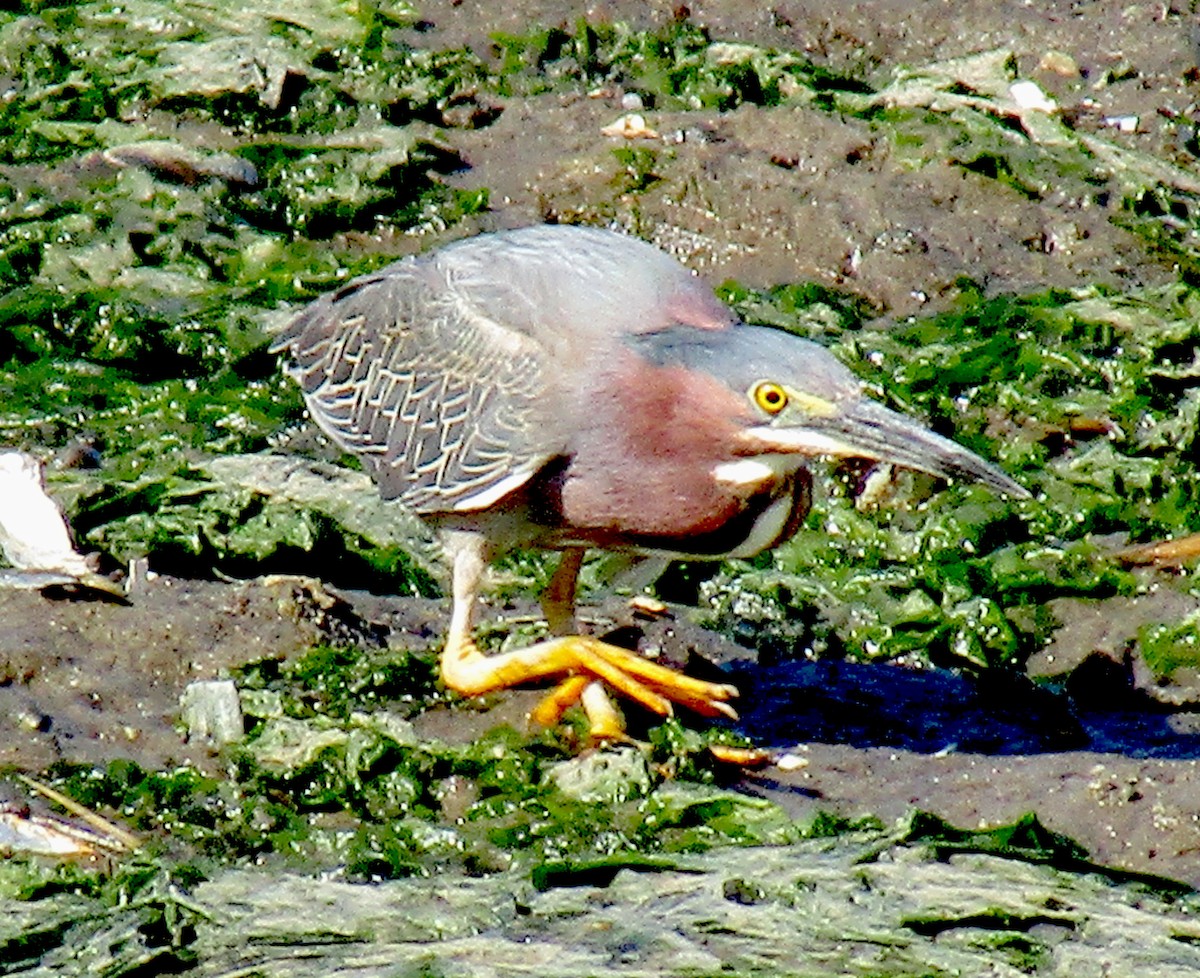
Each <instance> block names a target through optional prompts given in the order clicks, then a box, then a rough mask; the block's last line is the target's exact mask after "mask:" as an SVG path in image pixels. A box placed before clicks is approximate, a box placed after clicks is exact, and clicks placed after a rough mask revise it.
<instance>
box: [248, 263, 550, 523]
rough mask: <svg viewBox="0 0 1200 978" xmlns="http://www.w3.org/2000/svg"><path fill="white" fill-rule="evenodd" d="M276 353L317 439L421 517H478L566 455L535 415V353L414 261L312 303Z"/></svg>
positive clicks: (539, 389)
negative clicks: (359, 464) (319, 433)
mask: <svg viewBox="0 0 1200 978" xmlns="http://www.w3.org/2000/svg"><path fill="white" fill-rule="evenodd" d="M272 348H273V349H274V350H276V351H278V350H286V351H288V353H289V354H290V356H291V359H292V365H291V367H290V368H289V373H290V374H291V375H292V376H293V377H294V378H295V379H296V380H297V381H298V382H299V384H300V386H301V388H302V390H303V392H304V399H305V401H306V403H307V405H308V409H309V412H310V413H311V415H312V417H313V419H314V420H315V421H316V422H317V424H318V425H319V426H320V427H321V428H322V430H323V431H325V433H326V434H328V435H329V437H330V438H332V439H333V441H334V442H336V443H337V444H338V445H340V446H341V447H342V448H343V449H345V450H347V451H349V452H352V453H354V454H357V455H359V456H360V457H361V458H362V459H363V462H364V464H365V465H366V467H367V468H368V469H369V470H370V471H371V473H372V474H373V475H374V476H375V478H376V480H377V482H378V483H379V488H380V492H381V493H382V494H383V496H384V498H387V499H393V498H399V499H401V500H403V501H404V502H405V503H406V504H408V505H409V506H411V507H412V508H413V509H414V510H415V511H417V512H419V513H425V514H430V513H439V512H450V511H462V510H471V509H482V508H485V507H487V506H489V505H491V504H492V503H494V502H495V501H496V500H498V499H499V498H501V497H502V496H504V495H506V494H507V493H509V492H511V491H512V490H514V489H516V488H517V487H519V486H520V485H521V484H523V483H524V482H525V481H527V480H528V479H529V478H530V477H531V476H532V475H533V474H534V472H536V471H537V470H538V469H539V468H541V466H542V465H544V464H545V463H546V462H547V461H549V460H550V459H551V458H553V457H554V456H555V455H557V454H559V453H560V451H561V450H562V448H561V446H560V445H558V444H556V443H555V440H554V438H553V434H552V432H551V430H550V428H549V427H548V426H547V425H546V424H545V423H544V419H543V418H542V417H541V413H542V412H541V411H540V410H539V398H540V396H541V395H542V393H543V390H544V384H545V381H544V370H543V366H542V357H543V354H542V352H541V350H540V348H539V347H538V345H537V344H536V343H535V342H534V341H533V340H532V339H531V338H530V337H529V336H528V335H524V334H522V333H520V332H517V331H514V330H511V329H507V328H505V327H504V325H503V324H500V323H497V322H495V321H493V320H491V319H489V318H486V317H484V316H481V315H479V314H478V313H476V312H473V311H472V309H471V308H470V307H469V306H468V305H467V304H466V303H465V302H463V301H462V300H461V298H460V297H459V296H457V295H456V293H455V292H454V290H453V289H451V288H448V287H447V286H446V285H445V282H444V280H442V279H440V277H439V276H437V275H436V273H435V272H434V271H433V269H431V268H430V266H429V265H428V264H425V263H423V262H421V261H420V260H412V259H410V260H407V261H402V262H398V263H396V264H395V265H391V266H389V267H387V268H385V269H383V270H382V271H380V272H378V273H376V274H374V275H368V276H365V277H363V278H360V279H356V280H355V281H353V282H350V283H348V284H347V285H346V286H344V287H343V288H341V289H339V290H338V291H336V292H333V293H331V294H330V295H327V296H324V297H322V298H320V299H318V300H317V301H316V302H314V303H313V304H312V305H310V306H308V307H307V308H306V309H304V310H303V311H302V312H300V314H299V315H297V316H296V318H295V319H294V320H292V321H291V323H289V325H288V326H287V327H286V328H285V330H284V331H283V333H282V334H281V335H280V336H279V337H278V339H277V340H276V341H275V343H274V344H273V347H272Z"/></svg>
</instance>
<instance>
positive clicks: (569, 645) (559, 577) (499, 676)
mask: <svg viewBox="0 0 1200 978" xmlns="http://www.w3.org/2000/svg"><path fill="white" fill-rule="evenodd" d="M451 550H452V552H453V554H454V584H453V594H454V606H453V610H452V612H451V616H450V633H449V635H448V636H447V639H446V648H445V649H444V650H443V652H442V663H441V664H442V681H443V682H444V683H445V684H446V686H448V687H449V688H450V689H453V690H455V691H457V692H459V693H462V694H464V695H466V696H478V695H480V694H481V693H487V692H492V691H494V690H498V689H505V688H508V687H510V686H516V685H519V684H521V683H526V682H530V681H533V680H539V679H548V678H552V677H556V676H562V677H567V678H568V679H569V680H570V682H569V683H568V684H564V685H561V686H560V687H559V688H558V689H556V690H554V691H553V692H552V693H551V695H550V698H549V700H548V702H547V705H546V709H545V710H544V711H543V710H540V709H539V711H538V718H540V717H541V716H543V715H545V716H546V717H548V718H553V717H554V716H555V713H556V711H557V713H558V715H561V711H562V710H563V709H566V707H567V706H569V705H570V704H571V703H573V702H575V701H576V700H579V701H580V702H582V703H583V704H584V707H585V710H588V709H589V705H590V707H591V710H594V711H595V712H596V719H598V720H599V726H600V734H601V736H605V737H610V736H615V735H617V733H616V732H617V731H620V729H621V723H620V718H619V717H618V716H617V714H616V711H615V710H614V709H613V708H612V707H611V704H608V705H607V707H606V705H605V704H604V703H603V702H602V700H601V697H600V696H599V695H597V694H596V693H592V692H591V691H590V686H591V681H592V680H601V681H603V683H604V684H605V685H607V686H609V687H611V688H612V689H614V690H616V691H617V692H618V693H621V694H622V695H624V696H626V697H628V698H629V699H632V700H635V701H636V702H638V703H641V704H642V705H643V706H644V707H646V709H648V710H650V711H652V712H654V713H658V714H659V715H661V716H670V715H671V714H672V712H673V708H672V703H679V704H680V705H682V706H686V707H688V708H690V709H692V710H695V711H696V712H697V713H701V714H703V715H705V716H730V717H732V716H736V714H735V713H734V711H733V708H732V707H731V706H729V704H728V703H727V702H726V701H727V700H729V699H731V698H732V697H734V696H736V695H737V690H736V689H734V687H732V686H727V685H724V684H722V683H710V682H705V681H703V680H700V679H692V678H691V677H689V676H685V675H682V674H680V673H677V672H675V671H674V670H672V669H668V668H667V667H666V666H660V665H658V664H657V663H655V662H650V661H648V660H647V659H644V658H642V657H641V656H639V655H637V654H636V653H634V652H630V651H628V650H626V649H622V648H618V647H617V646H615V645H609V644H607V643H605V642H601V641H599V640H598V639H595V638H590V637H588V636H583V635H560V636H556V637H553V638H550V639H547V640H546V641H543V642H538V643H537V644H535V645H531V646H529V647H528V648H524V649H515V650H513V651H511V652H505V653H503V654H501V655H494V656H488V655H484V654H483V653H482V652H480V651H479V648H478V647H477V646H476V645H475V641H474V639H473V638H472V630H473V625H474V618H475V604H476V598H477V595H478V593H479V587H480V583H481V581H482V578H483V572H484V568H485V566H486V563H487V561H486V555H485V551H486V543H485V541H484V540H482V539H481V538H477V537H475V536H474V535H472V534H462V535H459V534H455V539H453V540H452V541H451ZM569 553H570V551H568V554H569ZM578 561H579V558H578V557H570V558H569V559H568V563H567V568H566V569H565V570H562V571H561V572H556V574H555V575H554V578H552V580H551V587H550V589H549V590H550V597H549V598H548V603H549V604H550V605H551V608H552V609H553V614H552V615H551V616H550V617H551V621H552V627H554V628H565V627H566V626H567V624H568V623H571V624H573V619H574V615H573V614H572V613H571V611H570V610H569V609H570V608H571V605H572V604H573V602H572V601H571V600H570V599H569V598H568V597H564V596H565V595H566V594H567V592H568V587H567V584H568V583H570V584H571V585H572V587H571V588H570V589H569V590H570V594H571V595H573V593H574V589H573V584H574V577H575V575H577V574H578ZM575 677H580V678H578V679H576V678H575ZM583 678H586V679H587V680H588V681H587V682H586V683H585V682H583V681H582V679H583ZM599 692H600V693H603V692H604V690H603V689H600V690H599ZM564 702H565V704H566V705H563V706H561V708H560V707H558V706H557V704H562V703H564ZM589 712H590V711H589Z"/></svg>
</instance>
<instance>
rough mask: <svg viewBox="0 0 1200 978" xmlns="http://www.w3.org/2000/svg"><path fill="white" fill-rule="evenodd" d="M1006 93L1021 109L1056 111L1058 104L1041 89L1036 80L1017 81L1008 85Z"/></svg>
mask: <svg viewBox="0 0 1200 978" xmlns="http://www.w3.org/2000/svg"><path fill="white" fill-rule="evenodd" d="M1008 94H1009V95H1010V96H1012V100H1013V101H1014V102H1016V103H1017V105H1018V106H1020V107H1021V108H1022V109H1034V110H1036V111H1038V112H1057V111H1058V104H1057V103H1056V102H1055V101H1054V99H1052V98H1050V96H1048V95H1047V94H1046V93H1045V92H1043V91H1042V90H1041V88H1040V87H1039V86H1038V83H1037V82H1031V81H1018V82H1013V83H1012V84H1011V85H1009V86H1008Z"/></svg>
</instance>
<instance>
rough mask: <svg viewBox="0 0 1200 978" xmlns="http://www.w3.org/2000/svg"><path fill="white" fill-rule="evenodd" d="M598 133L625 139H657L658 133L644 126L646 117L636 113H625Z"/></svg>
mask: <svg viewBox="0 0 1200 978" xmlns="http://www.w3.org/2000/svg"><path fill="white" fill-rule="evenodd" d="M600 131H601V132H602V133H603V134H604V135H605V136H621V137H623V138H625V139H658V131H657V130H655V129H651V128H650V127H649V126H648V125H646V117H645V116H642V115H639V114H638V113H636V112H627V113H625V115H623V116H621V117H620V118H619V119H617V120H616V121H615V122H613V123H610V124H609V125H607V126H605V127H604V128H603V129H601V130H600Z"/></svg>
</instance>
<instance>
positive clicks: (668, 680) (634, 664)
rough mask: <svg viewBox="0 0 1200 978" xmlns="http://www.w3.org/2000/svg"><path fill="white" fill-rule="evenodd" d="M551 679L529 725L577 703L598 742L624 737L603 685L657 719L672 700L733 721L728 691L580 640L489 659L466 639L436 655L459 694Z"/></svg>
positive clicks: (559, 640)
mask: <svg viewBox="0 0 1200 978" xmlns="http://www.w3.org/2000/svg"><path fill="white" fill-rule="evenodd" d="M552 677H565V678H564V679H563V681H562V682H561V683H560V684H559V685H558V686H557V687H556V688H555V689H554V690H552V691H551V692H550V693H549V694H548V695H547V696H546V698H545V699H544V700H543V701H542V702H541V703H540V704H539V705H538V707H537V708H536V709H535V710H534V713H533V717H532V718H533V720H534V721H535V722H537V723H541V724H546V725H550V724H553V723H556V722H557V721H558V720H559V719H561V717H562V714H563V712H564V711H565V710H566V709H568V708H569V707H570V706H572V705H573V704H574V703H576V702H580V703H582V705H583V707H584V710H585V711H586V712H587V713H588V716H589V720H590V721H591V723H592V734H593V736H594V737H598V738H599V739H620V738H621V737H623V736H624V724H623V723H622V722H621V718H620V715H619V714H618V713H617V711H616V709H615V708H614V707H613V706H612V704H611V703H608V702H607V696H606V695H605V690H604V687H605V686H607V687H608V688H610V689H613V690H615V691H616V692H618V693H620V694H621V695H623V696H625V697H627V698H629V699H631V700H634V701H635V702H637V703H640V704H641V705H642V706H644V707H645V708H646V709H648V710H650V711H651V712H653V713H657V714H659V715H660V716H671V715H672V713H673V712H674V706H673V704H676V703H678V704H679V705H680V706H685V707H687V708H688V709H690V710H694V711H695V712H696V713H699V714H702V715H703V716H725V717H730V718H733V719H736V717H737V713H736V712H735V711H734V709H733V707H732V706H730V705H729V703H728V701H729V700H730V699H732V698H733V697H735V696H737V689H736V688H735V687H733V686H729V685H726V684H724V683H710V682H707V681H705V680H702V679H693V678H692V677H690V676H685V675H683V674H682V673H679V672H676V671H675V670H674V669H669V668H667V667H666V666H661V665H659V664H658V663H656V662H650V661H649V660H647V659H645V658H643V657H642V656H640V655H638V654H637V653H635V652H630V651H629V650H628V649H622V648H619V647H618V646H615V645H609V644H607V643H606V642H601V641H600V640H598V639H595V638H590V637H588V636H583V635H568V636H564V637H561V638H552V639H548V640H546V641H544V642H539V643H537V644H536V645H531V646H529V647H528V648H524V649H516V650H514V651H512V652H506V653H503V654H502V655H494V656H488V655H484V654H483V653H482V652H480V651H479V650H478V649H477V648H476V647H475V645H474V643H472V642H469V641H460V642H458V643H457V644H452V645H448V646H447V648H446V651H445V652H444V653H443V655H442V680H443V682H445V684H446V685H447V686H448V687H449V688H450V689H453V690H455V691H457V692H460V693H463V694H464V695H467V696H478V695H480V694H481V693H487V692H492V691H494V690H498V689H507V688H508V687H511V686H517V685H520V684H523V683H527V682H533V681H536V680H541V679H548V678H552ZM596 680H600V681H601V682H602V683H603V686H602V685H600V684H598V683H596V682H595V681H596ZM593 687H594V688H595V691H594V692H593Z"/></svg>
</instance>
